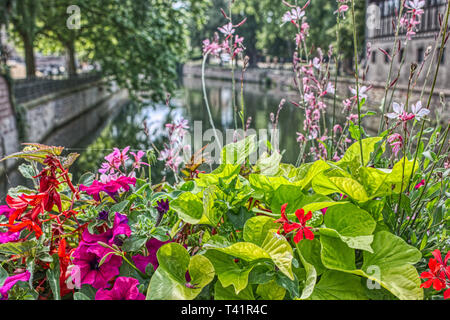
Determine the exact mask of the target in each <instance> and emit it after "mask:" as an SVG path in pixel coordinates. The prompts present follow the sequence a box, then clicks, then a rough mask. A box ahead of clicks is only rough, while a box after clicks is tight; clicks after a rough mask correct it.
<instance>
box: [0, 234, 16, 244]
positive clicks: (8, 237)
mask: <svg viewBox="0 0 450 320" xmlns="http://www.w3.org/2000/svg"><path fill="white" fill-rule="evenodd" d="M19 236H20V231H19V232H9V231H8V232H3V233H2V232H0V243H8V242H14V241H17V240H19Z"/></svg>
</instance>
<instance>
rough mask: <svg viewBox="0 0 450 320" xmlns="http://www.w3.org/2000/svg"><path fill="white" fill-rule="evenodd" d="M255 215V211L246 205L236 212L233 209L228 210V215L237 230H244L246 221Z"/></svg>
mask: <svg viewBox="0 0 450 320" xmlns="http://www.w3.org/2000/svg"><path fill="white" fill-rule="evenodd" d="M253 216H254V213H253V212H251V211H248V210H247V208H245V207H240V208H239V212H238V213H237V214H236V213H234V212H232V211H227V217H228V219H229V220H230V222H231V224H232V225H233V227H234V228H235V229H236V230H242V229H243V228H244V226H245V224H246V222H247V221H248V220H249V219H250V218H252V217H253Z"/></svg>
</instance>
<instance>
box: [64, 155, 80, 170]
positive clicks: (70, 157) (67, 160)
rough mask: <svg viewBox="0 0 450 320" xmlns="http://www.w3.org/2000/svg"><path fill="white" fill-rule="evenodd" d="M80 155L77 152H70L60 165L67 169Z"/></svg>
mask: <svg viewBox="0 0 450 320" xmlns="http://www.w3.org/2000/svg"><path fill="white" fill-rule="evenodd" d="M79 156H80V154H79V153H70V154H69V155H68V156H67V157H65V158H64V160H63V163H62V166H63V168H64V169H68V168H69V167H70V166H71V165H72V164H73V163H74V162H75V160H77V158H78V157H79Z"/></svg>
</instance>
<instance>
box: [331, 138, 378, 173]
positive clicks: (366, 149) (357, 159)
mask: <svg viewBox="0 0 450 320" xmlns="http://www.w3.org/2000/svg"><path fill="white" fill-rule="evenodd" d="M382 139H383V138H381V137H373V138H367V139H363V140H362V147H363V157H364V166H366V165H367V164H368V163H369V161H370V154H371V153H372V152H373V151H374V150H375V145H376V144H377V143H378V142H379V141H381V140H382ZM383 149H384V147H383ZM337 164H338V165H339V166H345V165H347V164H350V165H351V166H354V165H355V164H356V165H358V166H360V165H361V150H360V144H359V141H357V142H355V143H353V144H352V145H351V146H350V147H349V148H348V149H347V151H346V152H345V154H344V156H343V157H342V159H341V160H340V161H338V162H337Z"/></svg>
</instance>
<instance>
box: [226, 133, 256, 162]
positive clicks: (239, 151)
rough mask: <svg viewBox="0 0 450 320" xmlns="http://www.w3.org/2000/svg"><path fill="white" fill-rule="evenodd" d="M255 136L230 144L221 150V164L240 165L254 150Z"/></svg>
mask: <svg viewBox="0 0 450 320" xmlns="http://www.w3.org/2000/svg"><path fill="white" fill-rule="evenodd" d="M255 140H256V135H250V136H248V137H246V138H245V139H242V140H240V141H238V142H236V143H230V144H228V145H226V146H225V147H224V148H223V149H222V162H221V163H225V164H234V165H236V164H242V163H243V162H244V161H245V159H246V158H247V157H249V156H250V155H251V154H252V153H253V152H255V150H256V143H255Z"/></svg>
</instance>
